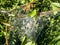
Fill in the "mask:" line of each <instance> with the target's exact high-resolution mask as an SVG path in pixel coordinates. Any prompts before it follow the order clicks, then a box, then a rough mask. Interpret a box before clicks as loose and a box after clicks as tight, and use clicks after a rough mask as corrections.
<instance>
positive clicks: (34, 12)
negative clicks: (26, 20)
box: [28, 9, 36, 17]
mask: <svg viewBox="0 0 60 45" xmlns="http://www.w3.org/2000/svg"><path fill="white" fill-rule="evenodd" d="M35 15H36V9H35V10H33V11H32V12H30V13H29V15H28V16H30V17H34V16H35Z"/></svg>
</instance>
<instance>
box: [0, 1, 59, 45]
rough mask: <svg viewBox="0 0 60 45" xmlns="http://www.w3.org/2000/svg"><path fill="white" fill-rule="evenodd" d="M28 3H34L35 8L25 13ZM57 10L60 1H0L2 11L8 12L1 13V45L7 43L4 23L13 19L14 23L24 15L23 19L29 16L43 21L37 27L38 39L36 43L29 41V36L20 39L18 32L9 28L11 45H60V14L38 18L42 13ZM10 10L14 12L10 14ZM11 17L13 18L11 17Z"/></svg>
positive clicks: (54, 13)
mask: <svg viewBox="0 0 60 45" xmlns="http://www.w3.org/2000/svg"><path fill="white" fill-rule="evenodd" d="M28 3H32V4H33V7H30V9H29V8H28V9H29V10H26V11H24V7H25V6H24V5H25V4H28ZM22 5H23V6H22ZM27 7H28V6H27ZM13 8H16V9H13ZM57 8H60V1H59V0H0V10H5V11H8V12H7V13H8V14H7V13H6V14H5V13H1V11H0V45H4V43H5V33H6V32H5V25H4V24H3V22H4V23H5V22H6V23H8V22H9V20H11V18H12V20H13V21H14V19H15V18H16V19H17V18H18V17H19V16H20V15H22V17H23V18H24V16H27V17H28V16H29V17H31V18H34V17H37V18H38V17H39V18H40V19H41V20H40V21H42V22H41V23H39V24H38V26H37V25H36V26H37V28H38V29H36V30H38V31H37V33H36V35H38V37H37V36H36V37H37V39H36V41H35V40H33V39H27V36H23V37H20V35H19V34H18V32H17V31H18V30H17V31H16V30H13V31H14V32H13V31H10V30H9V28H8V30H9V31H8V35H9V40H8V41H9V45H60V12H57V11H55V12H53V14H52V15H49V16H48V15H46V16H45V17H44V16H43V17H40V16H38V13H40V12H43V11H49V10H55V9H57ZM10 10H12V11H11V12H9V11H10ZM9 13H12V14H9ZM9 15H12V16H11V17H9ZM14 16H15V17H14ZM37 18H36V19H37ZM10 23H11V22H10ZM14 23H15V22H14ZM14 23H13V24H14ZM41 25H43V27H42V26H41ZM20 27H21V26H20ZM41 28H43V29H42V31H41V32H40V31H39V30H40V29H41ZM11 30H12V29H11Z"/></svg>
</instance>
